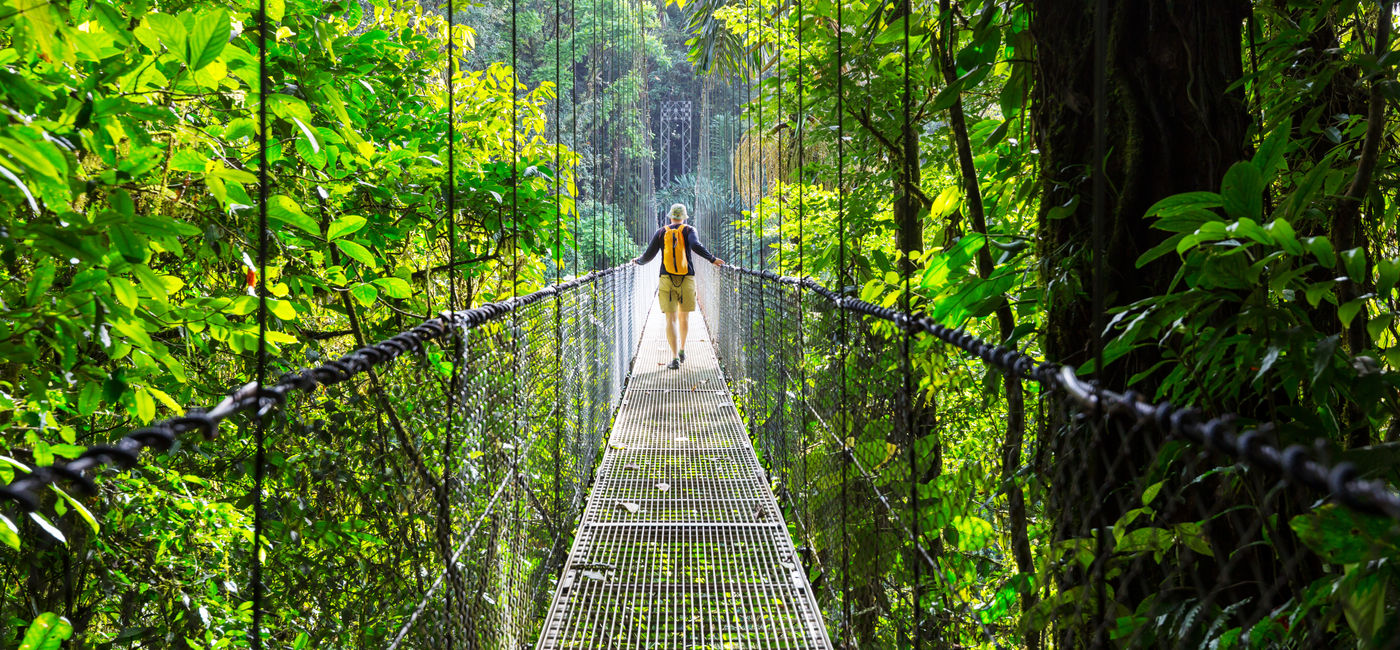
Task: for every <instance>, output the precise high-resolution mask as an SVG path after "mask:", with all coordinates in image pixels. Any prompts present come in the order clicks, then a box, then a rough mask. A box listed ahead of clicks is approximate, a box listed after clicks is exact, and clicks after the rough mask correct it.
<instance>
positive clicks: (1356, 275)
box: [1342, 248, 1366, 282]
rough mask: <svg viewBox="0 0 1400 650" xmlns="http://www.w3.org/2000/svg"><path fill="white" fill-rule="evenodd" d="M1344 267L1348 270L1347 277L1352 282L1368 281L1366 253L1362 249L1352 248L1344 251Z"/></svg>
mask: <svg viewBox="0 0 1400 650" xmlns="http://www.w3.org/2000/svg"><path fill="white" fill-rule="evenodd" d="M1342 266H1343V267H1344V268H1346V270H1347V277H1348V278H1351V281H1352V282H1361V281H1363V280H1365V279H1366V252H1365V251H1363V250H1361V249H1360V248H1350V249H1347V250H1344V251H1342Z"/></svg>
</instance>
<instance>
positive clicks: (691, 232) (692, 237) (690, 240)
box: [685, 228, 724, 266]
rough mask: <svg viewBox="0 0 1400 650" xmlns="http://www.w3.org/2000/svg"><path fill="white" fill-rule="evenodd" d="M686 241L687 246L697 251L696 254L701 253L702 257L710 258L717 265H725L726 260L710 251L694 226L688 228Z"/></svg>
mask: <svg viewBox="0 0 1400 650" xmlns="http://www.w3.org/2000/svg"><path fill="white" fill-rule="evenodd" d="M685 243H686V246H689V247H690V250H693V251H695V254H696V255H699V256H700V257H703V258H705V259H707V260H709V261H710V262H711V263H713V264H714V265H715V266H724V260H722V259H720V258H718V257H715V256H714V254H713V253H711V252H710V251H709V249H707V248H705V245H704V244H701V243H700V236H699V235H697V234H695V229H694V228H688V229H687V232H686V233H685Z"/></svg>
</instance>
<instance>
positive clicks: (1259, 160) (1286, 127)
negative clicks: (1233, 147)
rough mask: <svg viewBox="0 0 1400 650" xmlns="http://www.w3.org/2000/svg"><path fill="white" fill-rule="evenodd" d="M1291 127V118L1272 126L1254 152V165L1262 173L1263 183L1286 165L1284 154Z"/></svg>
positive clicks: (1271, 178)
mask: <svg viewBox="0 0 1400 650" xmlns="http://www.w3.org/2000/svg"><path fill="white" fill-rule="evenodd" d="M1292 128H1293V119H1292V118H1289V119H1286V120H1284V121H1283V122H1282V123H1281V124H1278V125H1276V126H1274V129H1273V130H1272V131H1270V132H1269V135H1268V136H1267V137H1265V138H1264V142H1263V143H1262V144H1260V145H1259V150H1258V151H1255V152H1254V160H1253V163H1254V166H1255V167H1256V168H1258V169H1259V172H1260V173H1261V174H1263V176H1264V182H1265V183H1267V182H1269V181H1270V180H1273V178H1274V175H1275V174H1277V173H1278V171H1279V170H1280V169H1283V168H1286V167H1287V164H1286V163H1285V159H1284V155H1285V154H1287V153H1288V144H1289V139H1288V134H1289V131H1290V129H1292Z"/></svg>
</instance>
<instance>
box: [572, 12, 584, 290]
mask: <svg viewBox="0 0 1400 650" xmlns="http://www.w3.org/2000/svg"><path fill="white" fill-rule="evenodd" d="M577 6H578V3H577V0H569V79H570V81H569V121H570V126H569V149H570V150H571V151H572V152H573V155H574V156H575V159H576V161H577V163H582V162H583V157H582V155H581V154H580V153H579V150H578V65H577V62H578V12H577V11H576V9H577ZM577 163H576V164H575V165H574V170H575V171H574V188H575V191H574V192H573V198H574V214H573V218H574V237H573V239H574V254H573V260H572V261H573V269H572V273H571V275H573V276H574V277H578V258H579V254H578V244H579V238H580V236H581V235H583V233H582V232H580V231H579V212H580V211H581V210H582V209H583V202H582V201H580V200H579V195H578V191H577V188H578V169H579V168H580V167H581V165H580V164H577Z"/></svg>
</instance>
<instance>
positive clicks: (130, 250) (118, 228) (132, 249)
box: [107, 224, 150, 264]
mask: <svg viewBox="0 0 1400 650" xmlns="http://www.w3.org/2000/svg"><path fill="white" fill-rule="evenodd" d="M107 237H108V238H110V239H111V240H112V245H113V246H114V247H115V248H116V249H117V252H118V253H121V256H122V259H124V260H126V261H128V262H131V263H132V264H141V263H143V262H145V261H146V257H147V256H148V255H149V254H150V249H149V248H148V247H147V244H146V240H145V239H142V238H141V236H140V235H137V234H136V233H135V232H134V231H132V230H131V228H130V227H128V226H127V225H126V224H116V225H114V226H112V227H110V228H109V229H108V230H107Z"/></svg>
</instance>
